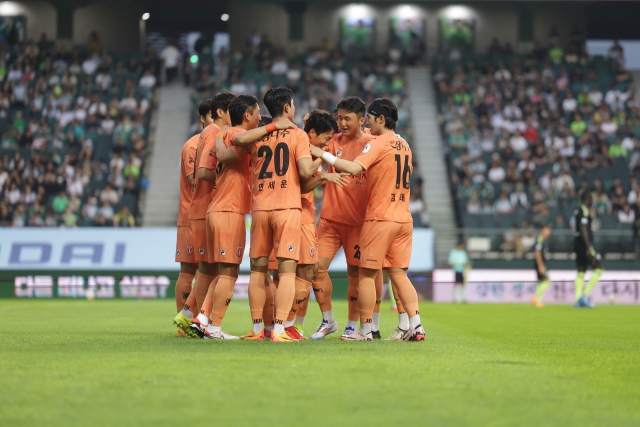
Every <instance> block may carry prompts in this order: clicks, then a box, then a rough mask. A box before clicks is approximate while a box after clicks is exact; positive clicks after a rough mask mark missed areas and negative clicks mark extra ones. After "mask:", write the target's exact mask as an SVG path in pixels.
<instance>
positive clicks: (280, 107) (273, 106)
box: [263, 87, 293, 118]
mask: <svg viewBox="0 0 640 427" xmlns="http://www.w3.org/2000/svg"><path fill="white" fill-rule="evenodd" d="M263 101H264V105H265V107H267V110H269V113H270V114H271V117H273V118H276V117H281V116H282V113H283V112H284V106H285V105H287V104H289V105H292V102H293V92H292V91H291V89H289V88H288V87H274V88H272V89H269V90H268V91H267V93H265V94H264V99H263Z"/></svg>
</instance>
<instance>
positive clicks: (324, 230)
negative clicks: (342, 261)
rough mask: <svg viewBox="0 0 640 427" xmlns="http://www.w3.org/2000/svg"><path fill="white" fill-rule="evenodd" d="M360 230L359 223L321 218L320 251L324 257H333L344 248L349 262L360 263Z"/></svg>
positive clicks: (319, 226) (319, 231)
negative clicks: (346, 222) (351, 223)
mask: <svg viewBox="0 0 640 427" xmlns="http://www.w3.org/2000/svg"><path fill="white" fill-rule="evenodd" d="M360 230H362V227H360V226H357V225H349V224H342V223H340V222H335V221H331V220H328V219H324V218H320V223H319V224H318V252H319V253H320V256H321V257H322V258H329V259H333V257H334V256H336V253H338V250H340V246H342V247H343V248H344V254H345V255H346V257H347V264H349V265H358V262H359V259H360V247H361V246H362V245H360Z"/></svg>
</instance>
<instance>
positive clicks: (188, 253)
mask: <svg viewBox="0 0 640 427" xmlns="http://www.w3.org/2000/svg"><path fill="white" fill-rule="evenodd" d="M191 255H193V245H191V246H189V245H187V256H191Z"/></svg>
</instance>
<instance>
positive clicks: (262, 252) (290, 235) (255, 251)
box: [249, 209, 301, 261]
mask: <svg viewBox="0 0 640 427" xmlns="http://www.w3.org/2000/svg"><path fill="white" fill-rule="evenodd" d="M300 227H301V225H300V209H282V210H277V211H256V212H253V218H252V222H251V249H250V251H249V255H250V256H251V258H258V257H264V256H266V257H268V256H269V255H270V254H271V250H273V251H274V252H275V255H276V257H278V258H287V259H293V260H296V261H297V260H298V258H299V257H300Z"/></svg>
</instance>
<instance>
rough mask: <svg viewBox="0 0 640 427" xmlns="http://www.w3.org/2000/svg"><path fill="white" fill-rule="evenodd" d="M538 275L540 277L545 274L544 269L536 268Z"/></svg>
mask: <svg viewBox="0 0 640 427" xmlns="http://www.w3.org/2000/svg"><path fill="white" fill-rule="evenodd" d="M538 273H540V275H541V276H544V275H545V274H546V273H547V271H546V270H545V269H544V268H542V267H540V268H538Z"/></svg>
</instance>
